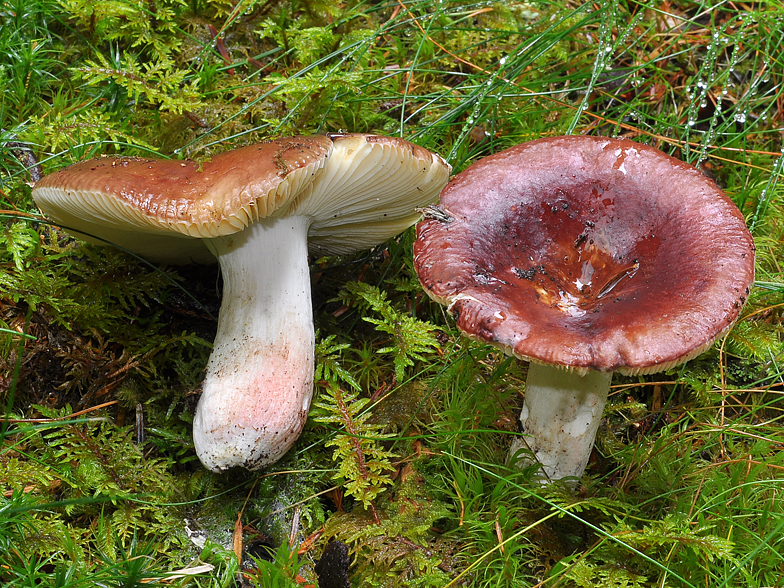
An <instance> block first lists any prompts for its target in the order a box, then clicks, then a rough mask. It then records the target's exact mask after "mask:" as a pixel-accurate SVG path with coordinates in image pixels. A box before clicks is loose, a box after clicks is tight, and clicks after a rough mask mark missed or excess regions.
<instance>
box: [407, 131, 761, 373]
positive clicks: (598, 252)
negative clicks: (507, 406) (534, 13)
mask: <svg viewBox="0 0 784 588" xmlns="http://www.w3.org/2000/svg"><path fill="white" fill-rule="evenodd" d="M441 202H442V208H443V210H442V211H440V212H437V213H435V214H429V215H426V217H429V218H425V220H423V221H422V222H420V223H419V224H418V226H417V242H416V244H415V247H414V255H415V261H414V264H415V268H416V271H417V273H418V274H419V279H420V281H421V282H422V285H423V287H424V288H425V290H426V291H427V292H428V294H429V295H430V296H431V297H432V298H433V299H435V300H437V301H439V302H441V303H442V304H447V305H449V307H450V309H451V311H452V312H453V313H454V314H455V316H456V317H457V325H458V327H459V328H460V329H461V330H462V331H463V332H464V333H466V334H467V335H468V336H469V337H472V338H475V339H478V340H482V341H486V342H489V343H493V344H495V345H497V346H499V347H501V348H503V349H504V350H505V351H506V352H507V353H510V354H514V355H515V356H517V357H519V358H522V359H527V360H531V361H534V362H538V363H544V364H553V365H558V366H562V367H565V368H570V369H575V370H579V371H583V372H584V371H586V370H588V369H594V370H599V371H613V370H620V371H622V372H624V373H652V372H656V371H660V370H664V369H667V368H669V367H671V366H673V365H677V364H678V363H681V362H684V361H687V360H688V359H691V358H693V357H695V356H696V355H698V354H700V353H701V352H703V351H704V350H705V349H707V347H709V346H710V345H711V344H712V343H713V341H715V340H716V338H718V337H719V336H720V335H721V334H722V333H724V332H725V331H726V330H727V329H728V328H729V327H730V326H731V325H732V324H733V323H734V322H735V320H736V319H737V318H738V315H739V312H740V309H741V307H742V305H743V303H744V302H745V300H746V298H747V296H748V293H749V288H750V287H751V284H752V282H753V280H754V243H753V240H752V237H751V234H750V233H749V231H748V230H747V228H746V225H745V222H744V219H743V216H742V215H741V213H740V211H739V210H738V208H737V207H736V206H735V205H734V204H733V203H732V201H731V200H730V199H729V198H727V197H726V196H725V195H724V193H723V192H722V191H721V190H720V189H719V188H718V187H717V186H716V185H715V184H714V183H713V182H712V181H711V180H709V179H708V178H706V177H705V176H704V175H703V174H702V173H701V172H700V171H699V170H697V169H695V168H694V167H692V166H690V165H687V164H685V163H683V162H681V161H679V160H677V159H675V158H673V157H670V156H668V155H666V154H664V153H662V152H661V151H659V150H658V149H655V148H652V147H648V146H646V145H642V144H639V143H635V142H633V141H629V140H625V139H607V138H598V137H584V136H575V137H556V138H547V139H541V140H538V141H532V142H530V143H524V144H522V145H518V146H516V147H513V148H511V149H508V150H506V151H503V152H501V153H498V154H496V155H493V156H490V157H487V158H485V159H482V160H480V161H478V162H477V163H475V164H473V165H472V166H470V167H469V168H468V169H466V170H465V171H463V172H462V173H460V174H459V175H457V176H456V177H455V178H454V179H453V180H452V181H451V182H450V183H449V184H448V185H447V186H446V188H444V190H443V192H442V193H441Z"/></svg>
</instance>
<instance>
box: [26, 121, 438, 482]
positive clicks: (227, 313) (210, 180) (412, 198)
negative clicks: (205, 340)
mask: <svg viewBox="0 0 784 588" xmlns="http://www.w3.org/2000/svg"><path fill="white" fill-rule="evenodd" d="M449 171H450V168H449V166H448V165H447V164H446V163H445V162H444V161H443V160H442V159H441V158H440V157H439V156H438V155H434V154H432V153H430V152H429V151H427V150H426V149H423V148H421V147H418V146H416V145H413V144H411V143H409V142H407V141H404V140H402V139H397V138H390V137H382V136H377V135H331V136H313V137H290V138H285V139H279V140H275V141H269V142H265V143H261V144H257V145H250V146H248V147H243V148H241V149H236V150H234V151H229V152H226V153H222V154H220V155H217V156H215V157H213V158H212V159H211V161H208V162H205V163H202V164H197V163H193V162H186V161H170V160H158V159H146V158H129V157H121V158H103V159H95V160H91V161H85V162H82V163H78V164H76V165H72V166H70V167H68V168H65V169H63V170H61V171H59V172H56V173H53V174H51V175H49V176H46V177H45V178H43V179H42V180H41V181H39V182H38V183H37V184H36V186H35V189H34V190H33V197H34V199H35V201H36V203H37V204H38V206H39V207H40V208H41V210H42V211H43V212H44V213H45V214H46V216H47V217H48V218H49V219H51V220H52V221H53V222H55V223H58V224H61V225H63V226H64V227H66V228H67V229H68V230H70V231H71V232H73V233H74V234H76V235H79V236H80V237H83V238H86V239H87V240H90V238H91V237H97V238H99V239H103V240H105V241H108V242H111V243H114V244H117V245H120V246H122V247H124V248H126V249H128V250H130V251H132V252H134V253H137V254H139V255H141V256H143V257H146V258H147V259H149V260H151V261H158V262H167V263H188V262H201V263H205V262H210V261H214V260H215V257H217V259H218V261H219V262H220V265H221V271H222V273H223V280H224V291H223V301H222V306H221V310H220V316H219V319H218V332H217V336H216V339H215V345H214V349H213V352H212V355H211V356H210V361H209V364H208V367H207V375H206V378H205V380H204V385H203V394H202V397H201V399H200V401H199V406H198V408H197V411H196V416H195V419H194V425H193V428H194V430H193V436H194V443H195V445H196V451H197V453H198V455H199V458H200V459H201V461H202V463H204V465H205V466H206V467H208V468H209V469H211V470H215V471H220V470H225V469H228V468H230V467H232V466H243V467H246V468H248V469H258V468H260V467H262V466H264V465H267V464H269V463H272V462H274V461H276V460H277V459H279V458H280V457H281V456H282V455H283V454H284V453H285V452H286V451H287V450H288V449H289V447H291V445H292V444H293V443H294V441H295V440H296V439H297V437H298V436H299V433H300V431H301V430H302V427H303V425H304V423H305V419H306V416H307V413H308V409H309V407H310V400H311V396H312V392H313V369H314V329H313V316H312V309H311V301H310V273H309V270H308V262H307V256H308V250H310V251H311V252H314V253H316V254H317V255H323V254H327V253H332V254H344V253H349V252H353V251H358V250H361V249H364V248H368V247H371V246H373V245H376V244H379V243H383V242H384V241H385V240H387V239H389V238H390V237H392V236H394V235H396V234H398V233H399V232H400V231H402V230H403V229H405V228H406V227H408V226H410V225H411V224H413V223H414V222H415V220H416V218H417V217H418V213H417V212H416V211H415V208H416V207H421V206H424V205H426V204H429V203H431V202H433V201H434V200H435V199H436V196H437V194H438V192H439V190H440V189H441V188H442V187H443V186H444V184H445V183H446V181H447V179H448V177H449ZM213 256H214V257H213Z"/></svg>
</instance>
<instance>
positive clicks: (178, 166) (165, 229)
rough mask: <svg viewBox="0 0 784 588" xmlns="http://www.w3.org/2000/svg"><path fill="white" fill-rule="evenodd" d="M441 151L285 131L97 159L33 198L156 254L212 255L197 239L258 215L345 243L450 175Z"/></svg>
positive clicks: (348, 247)
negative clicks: (244, 141) (223, 146)
mask: <svg viewBox="0 0 784 588" xmlns="http://www.w3.org/2000/svg"><path fill="white" fill-rule="evenodd" d="M449 171H450V168H449V166H448V165H447V164H446V163H445V162H444V161H443V160H442V159H441V158H440V157H439V156H437V155H435V154H432V153H430V152H429V151H427V150H426V149H423V148H421V147H418V146H415V145H413V144H411V143H409V142H407V141H404V140H402V139H397V138H392V137H381V136H376V135H333V136H310V137H287V138H282V139H277V140H274V141H267V142H264V143H260V144H255V145H249V146H247V147H243V148H240V149H235V150H233V151H228V152H225V153H221V154H220V155H217V156H215V157H213V158H212V159H211V160H210V161H207V162H204V163H201V164H198V163H194V162H191V161H176V160H160V159H146V158H135V157H134V158H130V157H122V158H111V157H107V158H100V159H94V160H90V161H85V162H81V163H77V164H74V165H72V166H69V167H67V168H65V169H63V170H60V171H59V172H55V173H53V174H50V175H48V176H46V177H45V178H43V179H42V180H40V181H39V182H38V183H37V184H36V186H35V189H34V190H33V197H34V199H35V201H36V203H37V204H38V206H39V207H40V208H41V210H42V211H43V212H44V213H45V214H46V216H47V217H48V218H50V219H51V220H52V221H54V222H56V223H58V224H61V225H63V226H64V227H65V228H67V229H68V230H69V231H70V232H72V233H74V234H76V235H78V236H79V237H81V238H85V239H86V240H88V241H92V242H99V243H104V244H105V243H112V244H116V245H119V246H120V247H123V248H125V249H128V250H129V251H132V252H134V253H137V254H139V255H141V256H142V257H145V258H147V259H150V260H151V261H161V262H169V263H187V262H197V263H211V262H214V257H213V256H212V254H211V253H210V252H209V250H208V249H207V246H206V244H205V243H204V242H203V241H202V239H209V238H212V237H219V236H224V235H230V234H233V233H235V232H237V231H241V230H243V229H244V228H245V227H247V226H248V225H249V224H251V223H253V222H254V221H256V220H258V219H263V218H271V217H281V216H286V215H288V214H304V215H307V216H308V217H309V218H311V221H312V222H311V235H312V236H313V244H312V249H315V250H317V252H318V253H348V252H351V251H356V250H359V249H362V248H366V247H370V246H372V245H376V244H378V243H380V242H383V241H384V240H386V239H388V238H390V237H392V236H394V235H395V234H397V233H398V232H400V231H401V230H403V229H404V228H406V227H407V226H410V225H411V224H413V223H414V221H415V220H416V218H417V213H416V212H415V210H414V209H415V208H416V207H419V206H424V205H426V204H428V203H430V202H432V201H433V200H435V199H436V198H437V194H438V191H439V190H440V189H441V187H443V185H444V184H445V183H446V181H447V179H448V177H449Z"/></svg>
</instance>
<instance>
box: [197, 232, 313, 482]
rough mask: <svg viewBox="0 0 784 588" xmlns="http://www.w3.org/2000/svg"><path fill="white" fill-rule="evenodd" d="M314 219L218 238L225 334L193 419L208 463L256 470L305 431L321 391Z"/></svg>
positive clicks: (216, 467) (213, 244) (221, 321)
mask: <svg viewBox="0 0 784 588" xmlns="http://www.w3.org/2000/svg"><path fill="white" fill-rule="evenodd" d="M308 225H309V221H308V219H306V218H305V217H290V218H281V219H271V220H264V221H260V222H258V223H256V224H253V225H252V226H250V227H249V228H247V229H245V230H244V231H242V232H240V233H235V234H234V235H230V236H226V237H220V238H216V239H212V240H211V241H210V245H211V249H212V250H213V252H214V253H215V254H216V256H217V257H218V260H219V261H220V265H221V271H222V273H223V282H224V286H223V303H222V306H221V310H220V316H219V318H218V333H217V335H216V337H215V345H214V349H213V352H212V355H211V356H210V361H209V364H208V366H207V376H206V378H205V380H204V385H203V392H202V396H201V400H200V401H199V406H198V408H197V409H196V416H195V418H194V421H193V441H194V444H195V446H196V453H197V454H198V456H199V459H200V460H201V461H202V463H203V464H204V466H205V467H207V468H208V469H210V470H213V471H224V470H227V469H229V468H231V467H233V466H241V467H244V468H247V469H249V470H255V469H259V468H262V467H264V466H265V465H269V464H271V463H274V462H275V461H277V460H278V459H279V458H280V457H281V456H282V455H283V454H284V453H286V451H288V449H289V448H290V447H291V446H292V444H293V443H294V442H295V441H296V440H297V438H298V437H299V434H300V432H301V431H302V427H303V426H304V425H305V420H306V419H307V415H308V410H309V409H310V401H311V398H312V395H313V370H314V347H315V334H314V330H313V314H312V313H313V310H312V307H311V299H310V271H309V268H308V261H307V259H308V248H307V232H308Z"/></svg>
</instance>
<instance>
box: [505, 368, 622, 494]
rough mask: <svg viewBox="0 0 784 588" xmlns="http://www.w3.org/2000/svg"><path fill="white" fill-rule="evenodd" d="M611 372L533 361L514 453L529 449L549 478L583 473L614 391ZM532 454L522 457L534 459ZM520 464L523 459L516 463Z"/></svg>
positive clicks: (513, 445) (512, 453)
mask: <svg viewBox="0 0 784 588" xmlns="http://www.w3.org/2000/svg"><path fill="white" fill-rule="evenodd" d="M611 379H612V373H611V372H607V373H606V372H598V371H594V370H591V371H589V372H588V374H587V375H585V376H581V375H579V374H577V373H575V372H573V371H566V370H563V369H558V368H555V367H550V366H545V365H539V364H534V363H532V364H530V366H529V368H528V379H527V380H526V383H525V401H524V403H523V411H522V413H521V414H520V422H521V423H522V425H523V435H524V436H523V437H520V438H517V439H515V441H514V442H513V443H512V448H511V455H515V453H516V452H517V451H519V450H520V449H528V450H529V451H530V452H531V453H532V454H533V458H535V459H536V461H537V462H538V463H540V464H542V471H543V474H544V476H545V477H546V478H547V479H550V480H559V479H561V478H567V477H580V476H582V474H583V472H584V471H585V466H586V465H588V458H589V457H590V456H591V448H592V447H593V442H594V439H595V438H596V431H597V430H598V428H599V423H600V422H601V418H602V411H603V409H604V405H605V403H606V402H607V394H608V392H609V390H610V380H611ZM528 459H529V458H526V457H523V458H522V459H521V460H520V461H521V462H522V463H523V464H524V463H530V461H527V460H528ZM518 463H520V462H518Z"/></svg>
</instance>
